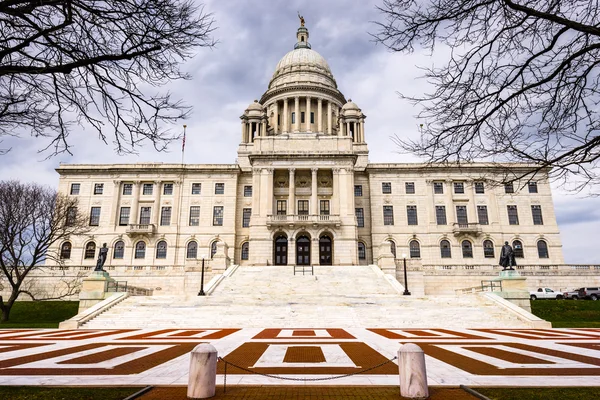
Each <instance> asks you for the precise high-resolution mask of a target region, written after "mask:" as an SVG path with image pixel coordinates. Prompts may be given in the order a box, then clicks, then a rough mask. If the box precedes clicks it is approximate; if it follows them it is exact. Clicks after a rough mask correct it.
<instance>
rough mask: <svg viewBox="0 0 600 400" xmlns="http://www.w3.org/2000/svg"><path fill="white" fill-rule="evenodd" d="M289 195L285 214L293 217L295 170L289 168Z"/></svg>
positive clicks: (294, 208) (294, 206)
mask: <svg viewBox="0 0 600 400" xmlns="http://www.w3.org/2000/svg"><path fill="white" fill-rule="evenodd" d="M289 171H290V184H289V186H290V194H289V198H288V207H287V214H288V215H294V214H295V211H296V169H295V168H290V170H289Z"/></svg>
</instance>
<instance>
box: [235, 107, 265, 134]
mask: <svg viewBox="0 0 600 400" xmlns="http://www.w3.org/2000/svg"><path fill="white" fill-rule="evenodd" d="M240 119H241V120H242V143H253V142H254V139H255V138H256V137H259V136H267V114H266V112H265V110H264V108H263V106H262V105H261V104H260V103H259V102H258V100H254V103H252V104H250V105H249V106H248V108H247V109H246V111H244V114H243V115H242V116H241V117H240Z"/></svg>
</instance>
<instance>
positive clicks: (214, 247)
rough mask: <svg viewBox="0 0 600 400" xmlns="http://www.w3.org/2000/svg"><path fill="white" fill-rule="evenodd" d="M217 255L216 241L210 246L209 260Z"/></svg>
mask: <svg viewBox="0 0 600 400" xmlns="http://www.w3.org/2000/svg"><path fill="white" fill-rule="evenodd" d="M215 254H217V241H216V240H215V241H214V242H212V243H211V244H210V258H211V259H212V258H213V257H214V256H215Z"/></svg>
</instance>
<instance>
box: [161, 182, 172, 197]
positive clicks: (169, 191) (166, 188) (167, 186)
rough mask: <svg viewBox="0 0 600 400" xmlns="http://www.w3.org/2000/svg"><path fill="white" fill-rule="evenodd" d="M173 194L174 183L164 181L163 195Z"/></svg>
mask: <svg viewBox="0 0 600 400" xmlns="http://www.w3.org/2000/svg"><path fill="white" fill-rule="evenodd" d="M172 194H173V184H172V183H164V184H163V195H165V196H171V195H172Z"/></svg>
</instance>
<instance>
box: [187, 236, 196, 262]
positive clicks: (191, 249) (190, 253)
mask: <svg viewBox="0 0 600 400" xmlns="http://www.w3.org/2000/svg"><path fill="white" fill-rule="evenodd" d="M197 257H198V242H196V241H195V240H192V241H191V242H189V243H188V244H187V249H186V252H185V258H192V259H194V258H197Z"/></svg>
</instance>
